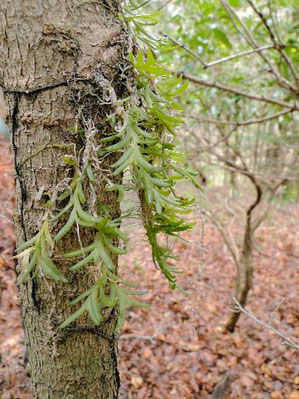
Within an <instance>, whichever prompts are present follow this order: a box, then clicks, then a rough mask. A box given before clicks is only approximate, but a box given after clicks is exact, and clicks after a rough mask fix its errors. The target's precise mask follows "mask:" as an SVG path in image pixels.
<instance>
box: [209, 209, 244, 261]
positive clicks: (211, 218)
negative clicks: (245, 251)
mask: <svg viewBox="0 0 299 399" xmlns="http://www.w3.org/2000/svg"><path fill="white" fill-rule="evenodd" d="M204 215H205V216H207V217H208V218H209V219H210V220H211V221H212V222H213V224H214V225H215V226H216V228H217V230H218V231H219V233H220V234H221V237H222V239H223V241H224V243H225V245H226V246H227V248H228V250H229V252H230V253H231V255H232V257H233V260H234V262H235V265H236V267H237V268H238V267H239V260H238V254H237V253H236V252H235V251H234V249H233V247H232V246H231V244H230V242H229V240H228V239H227V235H226V234H225V231H224V229H223V227H222V226H221V225H220V223H219V222H218V220H217V219H216V217H215V216H214V215H213V213H212V212H211V211H207V210H205V211H204Z"/></svg>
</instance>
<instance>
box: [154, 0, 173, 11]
mask: <svg viewBox="0 0 299 399" xmlns="http://www.w3.org/2000/svg"><path fill="white" fill-rule="evenodd" d="M172 1H173V0H166V1H165V3H164V4H162V5H161V6H160V7H159V8H158V9H157V11H161V10H163V9H164V8H165V7H167V6H168V4H169V3H171V2H172Z"/></svg>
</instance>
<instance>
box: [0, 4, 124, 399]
mask: <svg viewBox="0 0 299 399" xmlns="http://www.w3.org/2000/svg"><path fill="white" fill-rule="evenodd" d="M119 11H120V10H119V3H118V0H106V1H104V0H103V1H101V2H97V1H79V0H67V1H66V0H27V1H23V0H2V1H1V4H0V46H1V55H0V85H1V86H2V88H3V91H4V93H5V97H6V101H7V103H8V106H9V110H10V129H11V140H12V147H13V151H14V156H15V169H16V182H17V209H16V217H15V223H16V233H17V241H18V244H21V243H22V242H24V241H25V240H28V239H30V238H31V237H33V236H34V235H35V234H36V233H37V232H38V231H39V229H40V227H41V224H42V218H43V216H44V215H45V212H46V209H47V208H46V203H47V202H48V201H49V199H50V198H51V196H52V195H53V192H54V191H55V189H56V188H57V186H59V185H60V186H62V184H63V182H65V179H66V176H68V177H71V171H70V170H68V169H67V166H66V165H65V164H64V163H63V161H62V157H63V156H64V155H66V154H68V155H75V151H76V152H77V153H78V152H79V151H80V148H82V147H84V140H81V139H80V137H79V135H76V134H74V133H72V131H71V128H72V127H74V126H78V125H79V126H80V127H82V126H83V125H84V126H91V128H95V129H96V130H97V131H98V133H97V134H98V137H99V138H100V135H101V132H102V131H103V130H104V129H105V130H106V131H107V129H109V127H108V126H107V123H105V121H104V118H105V117H106V116H107V114H109V110H110V109H111V106H110V105H109V104H111V102H113V100H114V101H115V99H117V98H122V97H124V96H126V95H127V92H126V83H127V82H126V76H124V75H123V73H122V71H123V69H124V68H125V66H126V63H127V61H126V57H125V56H126V53H127V51H128V39H127V34H126V32H125V31H124V28H123V24H122V23H121V21H120V20H119V17H118V15H119ZM121 68H122V69H121ZM101 102H102V103H104V104H102V105H101ZM84 126H83V128H84ZM110 162H111V159H110V160H109V157H108V158H105V159H104V160H103V161H102V164H101V165H102V166H103V168H102V170H105V169H109V168H108V165H107V164H109V163H110ZM69 169H71V168H69ZM67 173H68V175H67ZM96 177H97V181H98V183H97V184H98V187H97V192H98V193H99V198H98V199H97V202H98V203H99V202H100V203H101V204H102V205H103V206H107V207H108V206H109V209H110V214H111V215H112V217H115V216H118V215H119V207H118V204H117V201H116V194H115V193H113V192H109V193H107V192H104V190H103V187H104V185H105V181H104V179H103V176H102V175H101V172H100V171H99V172H98V175H97V176H96ZM65 221H66V220H62V221H59V222H58V223H57V222H51V233H52V234H53V235H54V234H55V233H56V232H57V231H58V230H59V228H60V227H61V226H62V225H63V224H64V223H65ZM87 230H88V229H84V228H83V229H81V228H80V239H81V241H82V243H83V245H85V244H86V243H88V242H90V240H91V239H92V235H93V233H91V232H90V230H89V231H87ZM77 236H78V234H77V230H76V229H73V231H71V233H69V234H68V235H67V236H66V237H67V238H66V239H63V241H62V242H59V244H58V246H57V247H58V249H55V253H54V254H53V259H54V260H55V264H56V265H57V266H58V267H59V269H60V270H61V271H62V272H63V273H64V275H65V276H66V277H67V278H68V280H69V282H70V283H69V284H63V283H61V282H55V281H53V280H50V279H48V278H47V277H45V276H43V275H42V273H39V275H38V276H37V277H36V278H35V279H34V280H31V279H29V278H28V279H27V280H26V281H25V283H23V284H22V285H21V289H20V302H21V307H22V315H23V322H24V327H25V343H26V347H27V357H28V369H29V372H30V375H31V379H32V390H33V397H34V398H36V399H46V398H51V399H62V398H67V399H69V398H72V399H76V398H78V399H79V398H80V399H84V398H88V399H97V398H99V399H100V398H101V399H107V398H109V399H112V398H117V397H118V391H119V375H118V370H117V338H116V337H115V336H114V333H113V331H114V327H115V321H116V320H115V319H116V314H115V313H116V312H114V311H111V312H110V314H107V313H106V314H105V320H104V322H103V323H101V325H100V326H99V327H95V326H94V325H93V324H92V322H91V321H90V319H89V318H88V316H86V317H85V316H81V318H80V319H78V320H77V321H76V324H75V326H73V327H72V328H66V329H65V330H58V329H57V326H58V325H59V324H60V323H61V322H62V321H64V320H65V319H66V318H67V317H68V316H69V315H70V314H72V313H73V312H74V311H75V310H76V307H75V306H71V305H70V304H69V301H70V300H72V299H74V298H75V297H77V296H78V295H79V294H80V293H82V292H84V291H85V290H86V289H87V288H89V287H90V285H91V284H92V283H93V282H94V281H95V278H96V277H97V276H98V274H99V271H98V270H92V271H90V270H89V271H88V272H87V271H86V269H85V270H83V271H81V269H80V271H77V272H76V273H70V272H68V268H69V266H70V262H69V261H68V262H67V261H66V260H65V259H63V257H62V256H61V255H62V253H63V252H67V251H70V250H72V249H74V248H78V247H79V244H78V238H77Z"/></svg>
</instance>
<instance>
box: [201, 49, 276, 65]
mask: <svg viewBox="0 0 299 399" xmlns="http://www.w3.org/2000/svg"><path fill="white" fill-rule="evenodd" d="M273 48H274V46H272V45H269V46H263V47H258V48H255V49H253V50H248V51H243V52H242V53H239V54H234V55H230V56H228V57H224V58H220V59H219V60H216V61H212V62H209V63H208V64H206V68H211V67H213V66H215V65H218V64H222V63H223V62H227V61H230V60H233V59H235V58H240V57H245V56H246V55H250V54H254V53H259V52H261V51H264V50H269V49H273Z"/></svg>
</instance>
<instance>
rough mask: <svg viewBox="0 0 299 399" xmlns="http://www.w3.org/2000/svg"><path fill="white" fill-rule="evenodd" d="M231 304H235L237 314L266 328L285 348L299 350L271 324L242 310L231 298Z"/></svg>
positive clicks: (234, 299)
mask: <svg viewBox="0 0 299 399" xmlns="http://www.w3.org/2000/svg"><path fill="white" fill-rule="evenodd" d="M232 299H233V302H234V304H235V310H236V311H237V312H242V313H244V314H245V315H246V316H248V317H249V318H250V319H252V320H254V321H255V322H256V323H258V324H260V325H261V326H263V327H265V328H267V329H268V330H270V331H272V332H273V333H274V334H275V335H277V336H278V337H279V338H281V339H282V340H283V343H284V344H285V345H287V346H290V347H291V348H293V349H297V350H298V349H299V345H297V344H296V343H295V342H293V341H292V340H290V339H289V338H288V337H286V336H285V335H284V334H283V333H281V332H280V331H278V330H277V329H276V328H274V327H272V326H271V324H267V323H265V322H263V321H262V320H260V319H258V318H257V317H256V316H255V315H254V314H253V313H251V312H250V311H249V310H246V309H245V308H243V306H242V305H241V304H240V303H239V302H238V300H237V299H236V298H235V297H233V298H232Z"/></svg>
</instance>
